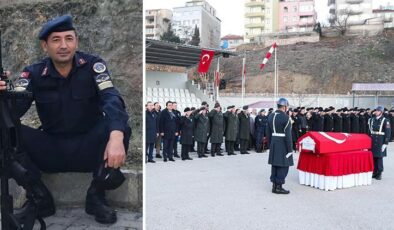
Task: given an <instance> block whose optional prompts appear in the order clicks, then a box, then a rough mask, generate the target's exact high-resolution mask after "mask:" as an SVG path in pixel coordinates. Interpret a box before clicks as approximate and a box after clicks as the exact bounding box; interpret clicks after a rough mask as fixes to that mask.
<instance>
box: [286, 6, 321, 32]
mask: <svg viewBox="0 0 394 230" xmlns="http://www.w3.org/2000/svg"><path fill="white" fill-rule="evenodd" d="M314 5H315V4H314V0H281V1H280V2H279V31H281V32H303V31H312V30H313V26H314V25H315V23H316V20H315V19H316V12H315V8H314Z"/></svg>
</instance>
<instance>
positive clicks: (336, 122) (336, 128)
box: [332, 109, 342, 132]
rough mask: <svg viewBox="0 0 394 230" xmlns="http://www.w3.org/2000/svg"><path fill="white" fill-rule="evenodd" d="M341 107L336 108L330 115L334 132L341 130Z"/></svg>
mask: <svg viewBox="0 0 394 230" xmlns="http://www.w3.org/2000/svg"><path fill="white" fill-rule="evenodd" d="M341 112H342V109H337V111H336V113H333V115H332V117H333V119H334V132H342V117H341Z"/></svg>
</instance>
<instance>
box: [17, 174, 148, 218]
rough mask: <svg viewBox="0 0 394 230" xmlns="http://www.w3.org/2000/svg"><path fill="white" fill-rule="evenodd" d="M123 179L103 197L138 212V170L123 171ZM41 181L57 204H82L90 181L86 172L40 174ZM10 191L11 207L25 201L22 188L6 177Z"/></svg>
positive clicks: (139, 206)
mask: <svg viewBox="0 0 394 230" xmlns="http://www.w3.org/2000/svg"><path fill="white" fill-rule="evenodd" d="M123 173H124V175H125V177H126V181H125V182H124V183H123V184H122V186H120V187H119V188H117V189H116V190H112V191H108V192H107V200H108V202H109V203H110V204H111V205H114V206H115V207H119V208H126V209H130V210H136V211H141V207H142V172H140V171H135V170H124V171H123ZM42 179H43V181H44V183H45V184H46V185H47V186H48V189H49V190H50V191H51V193H52V195H53V198H54V200H55V204H56V206H57V207H84V204H85V197H86V191H87V189H88V187H89V185H90V182H91V181H92V175H91V174H90V173H54V174H43V177H42ZM10 182H11V183H10V185H11V186H10V194H12V195H13V198H14V207H16V208H18V207H21V206H22V205H23V203H24V202H25V191H24V190H23V189H22V187H19V186H17V185H16V184H15V182H14V181H13V180H10Z"/></svg>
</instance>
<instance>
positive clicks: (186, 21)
mask: <svg viewBox="0 0 394 230" xmlns="http://www.w3.org/2000/svg"><path fill="white" fill-rule="evenodd" d="M173 11H174V16H173V29H174V31H175V33H176V34H177V35H178V36H179V37H180V39H181V40H182V41H185V42H186V43H187V42H188V41H190V40H191V37H192V36H193V33H194V28H195V27H196V26H197V27H198V29H199V32H200V46H201V47H207V48H219V47H220V24H221V21H220V19H219V18H218V17H217V16H216V10H215V8H213V7H212V6H211V5H210V4H209V3H208V2H207V1H206V0H192V1H189V2H186V5H185V6H182V7H175V8H174V9H173Z"/></svg>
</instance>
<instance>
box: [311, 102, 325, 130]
mask: <svg viewBox="0 0 394 230" xmlns="http://www.w3.org/2000/svg"><path fill="white" fill-rule="evenodd" d="M323 116H324V111H323V108H322V107H318V108H315V112H314V113H312V121H313V122H312V131H317V132H321V131H323V130H324V117H323Z"/></svg>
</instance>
